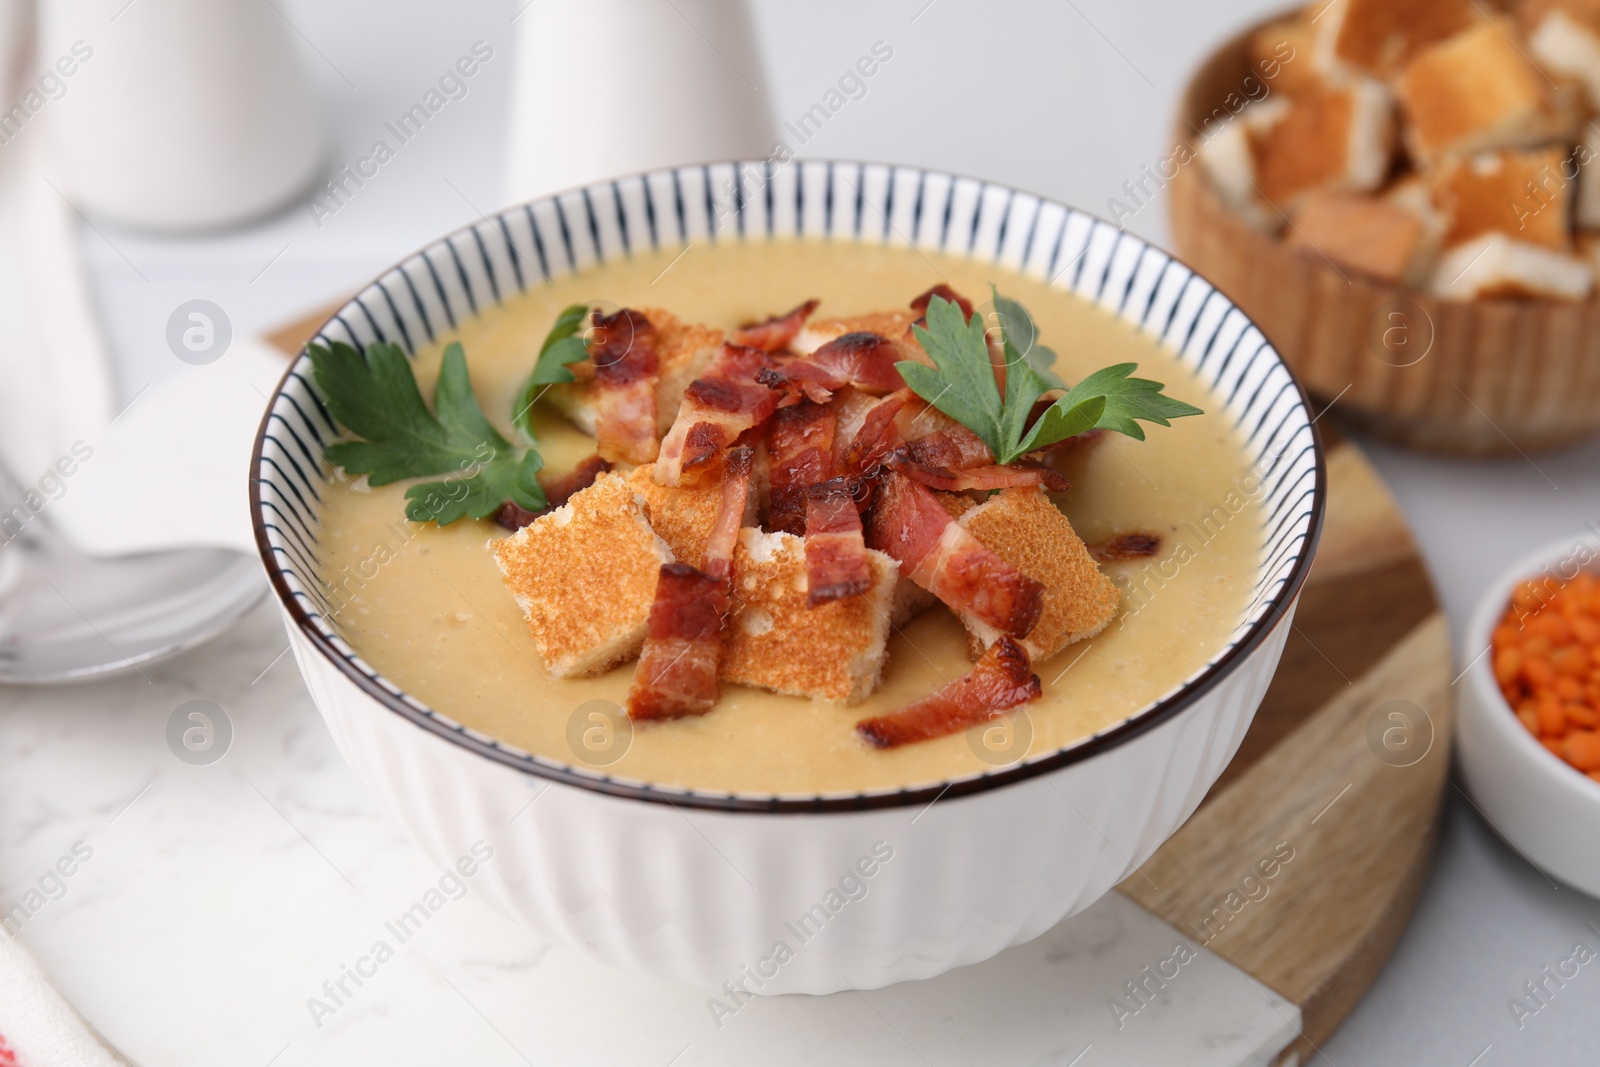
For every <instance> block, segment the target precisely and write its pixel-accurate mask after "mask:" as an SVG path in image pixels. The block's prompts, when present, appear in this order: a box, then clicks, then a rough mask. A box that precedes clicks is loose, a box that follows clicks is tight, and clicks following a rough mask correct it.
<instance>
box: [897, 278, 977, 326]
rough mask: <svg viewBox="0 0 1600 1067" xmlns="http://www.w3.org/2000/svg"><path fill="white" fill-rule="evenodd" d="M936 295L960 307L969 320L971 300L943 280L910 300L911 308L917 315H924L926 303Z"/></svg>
mask: <svg viewBox="0 0 1600 1067" xmlns="http://www.w3.org/2000/svg"><path fill="white" fill-rule="evenodd" d="M936 296H937V297H939V298H940V299H941V300H948V301H950V302H951V303H952V304H954V305H955V306H956V307H958V308H960V309H961V314H963V315H965V316H966V317H967V318H968V319H969V320H970V319H971V318H972V301H970V300H968V299H967V298H966V297H964V296H962V295H961V294H960V293H958V292H956V291H955V290H954V289H952V288H950V287H949V286H948V285H946V284H944V283H943V282H940V283H939V284H938V285H936V286H934V287H933V288H932V289H929V290H928V291H927V292H925V293H923V294H921V295H920V296H918V297H917V298H916V299H915V300H913V301H911V310H912V311H915V312H916V313H917V314H918V315H926V314H927V313H928V304H929V303H930V302H931V301H932V300H933V298H934V297H936Z"/></svg>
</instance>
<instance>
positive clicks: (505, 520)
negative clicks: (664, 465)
mask: <svg viewBox="0 0 1600 1067" xmlns="http://www.w3.org/2000/svg"><path fill="white" fill-rule="evenodd" d="M610 469H611V464H609V463H607V462H606V461H605V460H603V459H601V458H600V457H599V456H597V455H596V456H590V457H589V458H588V459H586V460H583V461H582V462H580V463H579V464H578V465H577V466H576V467H574V468H572V470H570V471H568V472H567V473H566V474H563V475H561V476H560V477H557V478H551V479H549V480H548V481H546V480H545V479H543V478H540V479H539V481H540V482H541V483H542V484H543V486H544V498H545V500H546V501H547V503H546V504H545V507H544V510H543V511H528V510H527V509H525V508H520V507H518V506H517V505H516V504H514V503H512V502H511V501H509V500H507V501H506V502H505V503H504V504H501V505H500V510H499V511H498V512H497V513H496V514H495V517H494V521H495V522H497V523H499V524H500V525H501V526H504V527H505V528H506V529H508V530H520V529H522V528H523V527H524V526H527V525H528V524H529V523H531V522H533V520H534V519H537V518H538V517H539V516H541V515H548V514H549V513H550V512H552V511H554V510H555V509H556V508H559V507H561V506H562V505H563V504H565V503H566V502H567V501H568V500H570V499H572V495H573V494H574V493H576V492H578V491H580V490H583V489H587V488H589V487H590V486H591V485H593V484H594V480H595V479H596V478H598V477H600V475H602V474H604V473H605V472H606V471H608V470H610Z"/></svg>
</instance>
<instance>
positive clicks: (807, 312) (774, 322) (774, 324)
mask: <svg viewBox="0 0 1600 1067" xmlns="http://www.w3.org/2000/svg"><path fill="white" fill-rule="evenodd" d="M817 304H818V301H816V300H807V301H806V302H805V303H804V304H801V305H800V306H799V307H797V308H795V309H794V310H793V311H789V312H787V313H785V314H783V315H774V316H773V317H772V318H770V319H768V320H767V321H765V322H752V323H747V324H746V325H744V326H741V327H739V328H738V329H737V330H734V331H733V334H732V335H731V337H730V340H732V341H733V343H734V344H736V345H744V346H745V347H747V348H759V349H760V350H761V351H763V352H782V351H785V350H786V349H787V348H788V347H789V345H790V344H791V343H793V341H794V339H795V335H796V334H798V333H799V332H800V331H801V329H803V328H804V327H805V324H806V320H807V319H809V318H810V317H811V313H812V312H813V311H815V310H817Z"/></svg>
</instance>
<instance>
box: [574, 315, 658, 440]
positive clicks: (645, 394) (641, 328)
mask: <svg viewBox="0 0 1600 1067" xmlns="http://www.w3.org/2000/svg"><path fill="white" fill-rule="evenodd" d="M594 327H595V328H594V334H593V337H592V339H591V340H590V342H589V361H590V362H591V363H592V364H593V365H594V383H595V386H596V389H595V427H594V428H595V439H596V441H597V449H596V450H597V451H598V452H599V453H600V456H601V458H602V459H605V460H607V461H608V462H611V463H649V462H650V461H651V460H653V459H655V458H656V450H657V448H658V443H657V441H656V386H657V385H659V384H660V382H661V359H660V357H659V356H658V355H657V353H656V328H655V327H654V326H652V325H651V324H650V320H649V319H647V318H645V317H644V315H642V314H640V313H639V312H637V311H634V310H632V309H630V308H623V309H621V310H620V311H618V312H617V313H616V314H614V315H602V314H601V313H600V311H599V309H598V308H597V309H595V311H594Z"/></svg>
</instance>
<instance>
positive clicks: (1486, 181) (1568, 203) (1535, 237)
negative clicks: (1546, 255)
mask: <svg viewBox="0 0 1600 1067" xmlns="http://www.w3.org/2000/svg"><path fill="white" fill-rule="evenodd" d="M1567 158H1568V157H1567V153H1566V152H1565V151H1564V150H1562V149H1557V148H1543V149H1539V150H1537V151H1531V152H1484V153H1480V154H1479V155H1476V156H1473V157H1471V158H1470V159H1451V160H1449V161H1447V162H1445V163H1444V164H1442V165H1441V166H1440V167H1439V168H1437V170H1436V171H1435V173H1434V175H1433V177H1432V180H1431V183H1430V184H1431V185H1432V187H1433V200H1434V204H1435V205H1436V206H1437V207H1438V209H1439V213H1440V214H1441V215H1442V216H1443V217H1444V220H1445V226H1446V229H1445V238H1444V241H1445V245H1446V247H1454V246H1455V245H1458V244H1461V243H1462V242H1464V241H1470V240H1472V239H1473V238H1475V237H1480V236H1482V235H1483V234H1486V233H1503V234H1505V235H1506V236H1507V237H1511V238H1514V239H1515V240H1518V241H1522V242H1525V243H1527V244H1534V245H1540V246H1542V247H1544V248H1553V249H1555V250H1557V251H1561V252H1564V251H1567V250H1569V249H1570V248H1571V247H1572V236H1571V226H1572V222H1571V220H1572V192H1573V182H1572V181H1570V180H1569V179H1568V178H1566V177H1564V174H1565V169H1564V168H1565V167H1566V166H1567V165H1568V164H1567V162H1566V161H1567ZM1573 177H1576V174H1574V175H1573Z"/></svg>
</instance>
